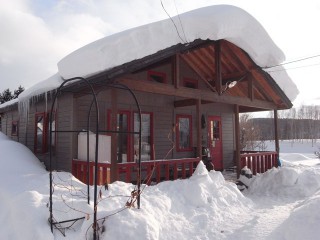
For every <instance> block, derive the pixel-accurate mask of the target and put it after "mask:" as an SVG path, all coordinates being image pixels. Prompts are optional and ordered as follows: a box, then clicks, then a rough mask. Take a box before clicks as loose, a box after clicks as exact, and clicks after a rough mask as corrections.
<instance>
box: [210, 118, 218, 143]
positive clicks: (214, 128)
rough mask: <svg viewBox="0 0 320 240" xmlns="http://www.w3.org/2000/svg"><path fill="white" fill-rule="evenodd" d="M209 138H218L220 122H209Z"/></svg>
mask: <svg viewBox="0 0 320 240" xmlns="http://www.w3.org/2000/svg"><path fill="white" fill-rule="evenodd" d="M210 128H211V129H210V138H211V139H212V140H215V141H217V140H220V122H219V121H217V120H213V121H212V122H211V124H210Z"/></svg>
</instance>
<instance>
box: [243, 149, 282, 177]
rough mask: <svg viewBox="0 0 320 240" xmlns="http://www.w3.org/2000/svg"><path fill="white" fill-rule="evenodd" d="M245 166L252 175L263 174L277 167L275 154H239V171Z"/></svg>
mask: <svg viewBox="0 0 320 240" xmlns="http://www.w3.org/2000/svg"><path fill="white" fill-rule="evenodd" d="M245 166H247V167H248V168H249V169H250V170H251V171H252V174H253V175H256V174H257V173H264V172H266V171H267V170H269V169H271V168H273V167H278V153H277V152H256V151H244V152H241V154H240V169H242V168H243V167H245Z"/></svg>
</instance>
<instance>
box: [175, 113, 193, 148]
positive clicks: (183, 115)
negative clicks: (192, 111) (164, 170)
mask: <svg viewBox="0 0 320 240" xmlns="http://www.w3.org/2000/svg"><path fill="white" fill-rule="evenodd" d="M179 118H188V119H189V121H190V123H189V127H190V146H189V147H188V148H180V147H179V146H180V137H179ZM192 140H193V139H192V115H188V114H177V115H176V151H177V152H190V151H193V147H192V142H193V141H192Z"/></svg>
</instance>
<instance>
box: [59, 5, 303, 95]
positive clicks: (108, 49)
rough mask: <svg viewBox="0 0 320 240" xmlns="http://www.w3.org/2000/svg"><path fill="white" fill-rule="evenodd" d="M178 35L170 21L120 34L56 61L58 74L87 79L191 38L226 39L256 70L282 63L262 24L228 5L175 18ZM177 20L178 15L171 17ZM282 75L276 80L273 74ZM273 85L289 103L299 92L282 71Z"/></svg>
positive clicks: (66, 77) (204, 9) (211, 7)
mask: <svg viewBox="0 0 320 240" xmlns="http://www.w3.org/2000/svg"><path fill="white" fill-rule="evenodd" d="M180 19H181V22H182V24H183V31H184V33H185V35H186V39H184V34H182V33H183V32H182V29H181V25H180V24H177V27H178V29H179V32H180V36H182V39H181V38H180V37H179V36H178V34H177V32H176V29H175V27H174V26H173V24H172V21H171V19H166V20H163V21H159V22H155V23H151V24H147V25H144V26H140V27H137V28H133V29H130V30H127V31H123V32H120V33H117V34H114V35H111V36H108V37H105V38H103V39H100V40H98V41H95V42H93V43H90V44H88V45H86V46H84V47H82V48H80V49H78V50H76V51H74V52H73V53H71V54H69V55H68V56H66V57H65V58H63V59H62V60H61V61H60V62H59V63H58V69H59V73H60V74H61V76H62V77H63V78H65V79H68V78H72V77H79V76H81V77H89V76H92V75H95V74H97V73H100V72H103V71H106V70H109V69H111V68H113V67H116V66H120V65H122V64H124V63H127V62H130V61H133V60H136V59H141V58H143V57H145V56H148V55H151V54H154V53H156V52H158V51H160V50H163V49H166V48H169V47H171V46H174V45H177V44H179V43H182V44H185V43H187V42H192V41H194V40H196V39H202V40H207V39H210V40H219V39H226V40H228V41H230V42H232V43H234V44H235V45H237V46H239V47H240V48H242V49H243V50H245V51H246V52H247V53H248V54H249V55H250V57H251V58H252V59H253V60H254V61H255V63H257V64H258V65H259V66H261V67H265V66H273V65H276V64H279V63H281V62H283V61H284V59H285V57H284V54H283V53H282V51H281V50H280V49H279V48H278V47H277V46H276V45H275V44H274V42H273V41H272V39H271V38H270V37H269V35H268V33H267V32H266V31H265V30H264V28H263V27H262V26H261V24H260V23H259V22H258V21H257V20H256V19H255V18H253V17H252V16H251V15H250V14H248V13H247V12H245V11H244V10H242V9H240V8H238V7H235V6H230V5H215V6H210V7H205V8H200V9H197V10H193V11H190V12H187V13H183V14H181V15H180ZM172 20H173V21H174V22H176V23H177V22H179V21H180V20H179V19H178V17H177V16H176V17H173V18H172ZM279 74H281V76H279V77H278V75H279ZM273 76H274V77H275V80H276V82H277V83H278V84H279V86H280V87H282V90H283V91H284V92H285V93H286V95H287V96H288V97H289V98H290V99H291V101H293V100H294V99H295V97H296V96H297V94H298V90H297V87H296V85H295V84H294V83H293V82H292V80H291V79H290V78H289V76H288V75H287V74H286V73H275V74H273Z"/></svg>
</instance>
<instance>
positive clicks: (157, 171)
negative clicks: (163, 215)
mask: <svg viewBox="0 0 320 240" xmlns="http://www.w3.org/2000/svg"><path fill="white" fill-rule="evenodd" d="M199 161H200V159H199V158H184V159H170V160H155V161H143V162H141V180H142V181H143V182H144V183H145V184H148V185H150V184H151V183H159V182H161V181H167V180H176V179H178V178H180V179H185V178H188V177H190V176H191V175H192V173H193V172H194V170H195V168H196V166H197V164H198V163H199ZM94 167H95V166H94V162H90V163H89V184H90V185H92V184H93V183H94V182H93V179H94V177H93V173H94ZM110 168H111V164H110V163H98V185H102V184H104V183H105V182H110ZM137 168H138V165H137V163H134V162H128V163H118V164H117V172H118V179H117V180H120V181H124V182H132V183H135V182H136V181H137V173H138V169H137ZM72 174H73V175H74V176H75V177H76V178H78V179H79V180H80V181H82V182H84V183H87V162H86V161H81V160H78V159H73V160H72Z"/></svg>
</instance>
